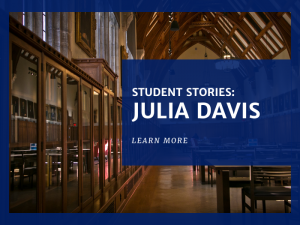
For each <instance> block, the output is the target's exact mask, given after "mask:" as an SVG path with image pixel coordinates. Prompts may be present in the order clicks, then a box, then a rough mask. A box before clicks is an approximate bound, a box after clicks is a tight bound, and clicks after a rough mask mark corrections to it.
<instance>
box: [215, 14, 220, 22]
mask: <svg viewBox="0 0 300 225" xmlns="http://www.w3.org/2000/svg"><path fill="white" fill-rule="evenodd" d="M219 16H220V15H219V14H216V16H215V18H214V23H217V22H218V19H219Z"/></svg>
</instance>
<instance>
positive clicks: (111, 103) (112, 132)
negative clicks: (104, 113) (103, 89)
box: [109, 96, 115, 178]
mask: <svg viewBox="0 0 300 225" xmlns="http://www.w3.org/2000/svg"><path fill="white" fill-rule="evenodd" d="M109 106H110V123H109V124H110V128H109V133H110V134H109V138H110V146H111V148H110V177H111V178H114V177H115V174H114V162H115V161H114V154H115V149H114V97H113V96H109Z"/></svg>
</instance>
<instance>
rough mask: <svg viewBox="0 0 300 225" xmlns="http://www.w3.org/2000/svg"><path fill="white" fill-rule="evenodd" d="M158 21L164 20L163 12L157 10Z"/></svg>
mask: <svg viewBox="0 0 300 225" xmlns="http://www.w3.org/2000/svg"><path fill="white" fill-rule="evenodd" d="M158 21H159V22H160V23H162V22H163V21H164V13H163V12H158Z"/></svg>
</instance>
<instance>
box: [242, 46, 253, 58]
mask: <svg viewBox="0 0 300 225" xmlns="http://www.w3.org/2000/svg"><path fill="white" fill-rule="evenodd" d="M252 47H253V44H252V43H250V44H249V45H248V47H247V48H246V49H245V50H244V51H243V53H242V54H241V57H244V56H245V55H246V54H247V52H248V51H250V49H251V48H252Z"/></svg>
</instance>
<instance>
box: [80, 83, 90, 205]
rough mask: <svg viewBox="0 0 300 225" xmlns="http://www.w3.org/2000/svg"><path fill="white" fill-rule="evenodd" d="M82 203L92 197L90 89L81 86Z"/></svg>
mask: <svg viewBox="0 0 300 225" xmlns="http://www.w3.org/2000/svg"><path fill="white" fill-rule="evenodd" d="M81 101H82V104H81V106H82V150H83V152H82V162H83V167H82V169H83V173H82V174H83V177H82V178H83V199H82V200H83V202H84V201H86V200H87V199H88V198H89V197H91V196H92V179H91V178H92V177H91V89H89V88H88V87H86V86H85V85H82V99H81Z"/></svg>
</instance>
